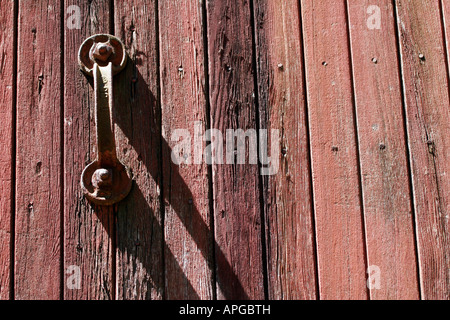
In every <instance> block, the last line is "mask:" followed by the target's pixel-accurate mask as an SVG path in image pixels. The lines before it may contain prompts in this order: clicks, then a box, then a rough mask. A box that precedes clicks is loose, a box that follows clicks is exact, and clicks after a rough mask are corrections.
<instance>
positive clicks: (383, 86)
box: [348, 0, 419, 300]
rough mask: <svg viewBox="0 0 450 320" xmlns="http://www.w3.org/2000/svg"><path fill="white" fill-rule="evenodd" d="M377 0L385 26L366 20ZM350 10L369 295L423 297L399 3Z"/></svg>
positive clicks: (357, 4) (353, 5)
mask: <svg viewBox="0 0 450 320" xmlns="http://www.w3.org/2000/svg"><path fill="white" fill-rule="evenodd" d="M373 5H375V6H377V7H378V8H380V19H381V28H380V29H370V28H368V26H367V21H368V19H369V17H370V15H369V14H368V13H367V10H368V8H369V6H373ZM348 12H349V23H350V30H351V31H350V35H351V51H352V60H353V63H352V65H353V77H354V90H355V101H356V115H357V123H358V138H359V152H360V162H361V175H362V191H363V203H364V216H365V228H366V245H367V257H368V265H369V266H376V267H378V268H379V270H380V283H379V287H377V283H375V281H374V280H373V279H372V283H371V285H370V287H371V290H370V297H371V299H378V300H379V299H381V300H386V299H390V300H394V299H395V300H397V299H408V300H410V299H418V298H419V288H418V279H417V259H416V255H415V238H414V222H413V217H414V215H413V212H412V208H411V197H410V188H409V179H408V176H409V173H408V162H407V152H406V146H405V132H404V123H403V113H402V96H401V83H400V75H399V61H398V58H397V55H398V51H397V43H396V41H395V40H396V38H395V20H394V9H393V7H392V1H388V0H380V1H371V0H368V1H356V0H350V1H348ZM369 13H372V14H373V12H372V11H369ZM372 272H373V274H372V276H373V277H375V276H376V274H375V273H376V271H375V270H374V271H372Z"/></svg>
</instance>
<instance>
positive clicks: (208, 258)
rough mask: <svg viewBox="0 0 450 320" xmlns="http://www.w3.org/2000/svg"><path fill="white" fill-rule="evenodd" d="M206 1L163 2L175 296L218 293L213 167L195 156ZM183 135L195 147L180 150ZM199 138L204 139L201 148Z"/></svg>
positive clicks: (169, 264)
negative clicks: (212, 209) (212, 208)
mask: <svg viewBox="0 0 450 320" xmlns="http://www.w3.org/2000/svg"><path fill="white" fill-rule="evenodd" d="M202 5H203V2H202V1H190V0H179V1H171V2H159V28H160V29H159V32H160V51H161V54H160V56H161V107H162V135H163V140H164V141H163V158H162V163H163V176H164V182H163V188H164V190H163V192H164V199H165V217H164V234H165V243H166V246H165V253H164V256H165V277H166V280H165V283H166V287H165V290H166V291H165V293H166V294H165V298H166V299H169V300H173V299H212V298H213V297H214V283H213V271H214V270H213V269H214V268H213V259H214V257H213V251H212V249H213V230H211V223H210V222H211V212H210V209H209V196H210V192H209V177H208V168H207V164H206V162H205V159H204V157H201V158H200V159H201V161H198V160H196V161H194V160H195V159H194V157H198V156H199V154H198V153H200V155H201V153H202V152H203V150H204V149H205V147H206V142H205V141H204V140H203V138H202V136H198V135H201V134H202V133H203V132H204V131H205V128H206V125H207V123H208V122H209V121H208V119H207V117H208V114H207V113H206V111H207V110H206V94H207V92H206V83H205V68H206V67H205V64H204V59H205V53H204V48H203V44H204V39H203V28H204V21H203V10H202V9H203V8H202ZM176 130H187V131H186V132H185V133H186V134H187V133H188V134H189V135H188V136H182V137H179V138H180V141H179V140H178V137H177V136H176V134H177V131H176ZM195 131H197V132H195ZM180 132H181V131H180ZM196 134H197V136H195V135H196ZM188 137H189V138H188ZM182 139H183V141H187V143H188V145H187V146H188V148H190V150H188V149H186V150H181V149H180V150H177V149H178V146H177V145H179V144H180V142H181V140H182ZM184 139H189V140H184ZM194 139H195V141H199V142H200V144H199V149H196V145H195V144H194ZM197 139H198V140H197ZM172 151H173V154H174V155H175V156H176V158H175V162H176V163H175V162H174V161H173V158H172ZM183 155H186V156H187V157H188V158H187V159H184V158H182V157H183ZM185 160H186V161H188V163H185V162H184V161H185Z"/></svg>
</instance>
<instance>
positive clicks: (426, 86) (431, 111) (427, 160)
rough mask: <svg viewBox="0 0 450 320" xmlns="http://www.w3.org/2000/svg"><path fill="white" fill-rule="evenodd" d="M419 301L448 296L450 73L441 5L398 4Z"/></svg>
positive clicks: (449, 274)
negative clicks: (414, 215) (417, 256)
mask: <svg viewBox="0 0 450 320" xmlns="http://www.w3.org/2000/svg"><path fill="white" fill-rule="evenodd" d="M396 6H397V20H398V26H397V28H398V32H399V39H400V48H401V60H402V71H403V86H404V95H405V104H406V117H407V131H408V144H409V151H410V163H411V171H412V182H413V194H414V205H415V211H416V230H417V231H416V232H417V241H418V244H417V245H418V254H419V267H420V284H421V286H420V287H421V293H422V298H423V299H445V300H448V299H449V298H450V258H449V254H450V253H449V252H450V238H449V230H450V229H449V227H450V226H449V219H448V217H449V206H450V193H449V190H450V180H449V179H448V174H449V172H450V153H449V150H450V149H449V148H450V146H449V141H448V137H449V136H450V111H449V105H450V101H449V84H448V81H449V75H448V66H446V65H445V63H444V62H445V61H446V49H445V43H444V34H443V32H444V29H443V26H442V23H441V10H440V9H441V7H440V2H439V1H437V0H435V1H403V0H401V1H396Z"/></svg>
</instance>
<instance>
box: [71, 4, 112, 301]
mask: <svg viewBox="0 0 450 320" xmlns="http://www.w3.org/2000/svg"><path fill="white" fill-rule="evenodd" d="M71 6H77V7H78V8H79V11H78V9H77V8H76V7H71ZM110 10H111V8H110V6H109V3H108V2H90V3H88V2H86V1H81V0H79V1H65V6H64V11H63V12H64V15H65V16H64V17H65V19H64V22H65V25H64V40H65V43H64V274H63V275H62V276H63V277H64V283H63V286H64V299H66V300H71V299H83V300H85V299H112V298H113V296H114V292H113V290H114V283H113V279H114V275H113V270H114V266H113V254H114V248H113V243H112V241H111V236H112V235H113V232H114V216H113V215H114V211H113V209H112V208H107V207H103V208H102V207H94V206H92V205H91V204H90V203H89V202H88V201H87V200H86V199H85V198H84V196H83V193H82V191H81V188H80V177H81V173H82V171H83V169H84V167H85V166H86V165H87V164H89V163H90V162H92V161H93V160H95V159H96V157H97V155H96V145H95V144H96V130H95V121H94V92H93V82H92V81H93V80H92V78H90V77H87V76H85V75H84V74H83V73H82V72H81V71H80V70H79V66H78V62H77V61H78V50H79V48H80V45H81V43H82V42H83V41H84V40H85V39H86V38H88V37H90V36H91V35H94V34H97V33H109V26H110V14H109V12H110ZM78 14H79V16H77V15H78ZM79 22H80V25H79V27H80V28H78V25H77V24H78V23H79ZM78 275H79V276H80V279H81V280H80V282H79V283H77V281H78V279H77V278H76V277H77V276H78ZM78 284H79V286H78Z"/></svg>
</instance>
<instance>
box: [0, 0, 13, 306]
mask: <svg viewBox="0 0 450 320" xmlns="http://www.w3.org/2000/svg"><path fill="white" fill-rule="evenodd" d="M0 12H1V13H2V14H1V16H0V25H2V26H3V28H2V29H1V30H0V101H1V103H0V300H5V299H8V298H9V297H10V290H11V277H10V275H11V267H12V261H11V241H14V239H12V234H11V231H12V230H11V219H12V215H13V212H11V209H12V203H13V202H14V199H13V197H14V195H13V193H12V188H13V183H14V182H13V181H12V175H13V171H12V170H14V169H13V167H12V166H13V157H14V155H13V150H14V149H13V134H14V133H13V130H14V129H13V128H14V127H13V110H14V108H15V105H14V97H13V96H14V89H15V88H14V87H15V83H14V81H15V76H14V72H15V70H14V56H15V52H14V49H15V48H14V30H15V28H16V27H15V25H14V22H15V20H14V13H15V12H14V1H12V0H9V1H2V2H0Z"/></svg>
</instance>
